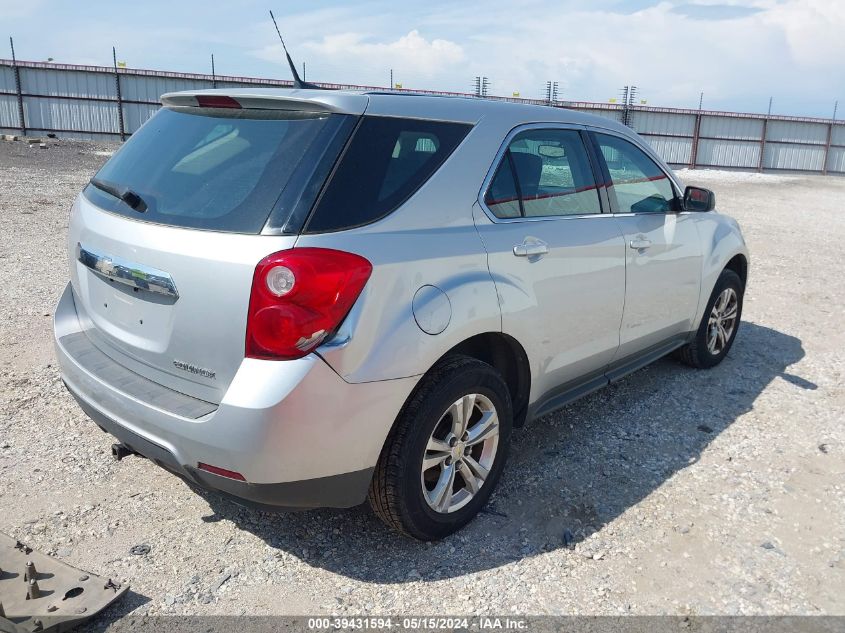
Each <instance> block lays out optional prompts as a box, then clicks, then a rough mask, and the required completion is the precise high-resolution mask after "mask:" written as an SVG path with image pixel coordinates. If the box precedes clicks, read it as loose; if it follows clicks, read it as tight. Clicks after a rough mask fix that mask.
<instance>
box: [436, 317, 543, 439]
mask: <svg viewBox="0 0 845 633" xmlns="http://www.w3.org/2000/svg"><path fill="white" fill-rule="evenodd" d="M456 354H462V355H464V356H470V357H471V358H475V359H476V360H480V361H482V362H484V363H487V364H488V365H491V366H492V367H493V368H494V369H495V370H496V371H498V372H499V373H500V374H501V375H502V378H503V379H504V381H505V383H506V384H507V385H508V391H509V393H510V397H511V402H512V403H513V415H514V419H513V425H514V426H515V427H520V426H523V425H524V424H525V419H526V415H527V413H528V398H529V394H530V391H531V368H530V365H529V363H528V354H526V352H525V349H524V348H523V347H522V345H521V344H520V343H519V341H517V340H516V339H515V338H513V337H512V336H509V335H508V334H504V333H503V332H484V333H481V334H476V335H474V336H471V337H469V338H467V339H464V340H463V341H461V342H460V343H458V344H457V345H455V346H453V347H452V348H451V349H449V350H448V351H447V352H446V353H445V354H443V355H442V356H441V357H440V358H439V359H438V360H437V362H436V363H435V366H436V365H437V364H438V363H440V362H441V361H442V360H443V359H444V358H446V357H448V356H452V355H456ZM429 371H430V370H429Z"/></svg>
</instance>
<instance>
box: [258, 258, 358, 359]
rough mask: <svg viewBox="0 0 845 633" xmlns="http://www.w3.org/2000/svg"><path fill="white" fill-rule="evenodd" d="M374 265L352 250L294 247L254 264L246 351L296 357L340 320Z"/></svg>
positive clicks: (313, 347)
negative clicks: (346, 251) (348, 251)
mask: <svg viewBox="0 0 845 633" xmlns="http://www.w3.org/2000/svg"><path fill="white" fill-rule="evenodd" d="M372 270H373V267H372V265H371V264H370V262H368V261H367V260H366V259H364V258H363V257H361V256H359V255H354V254H352V253H345V252H343V251H336V250H332V249H327V248H307V247H306V248H296V249H291V250H286V251H279V252H278V253H273V254H272V255H268V256H267V257H265V258H264V259H262V260H261V261H260V262H258V265H257V266H256V267H255V274H254V275H253V278H252V294H251V295H250V298H249V313H248V315H247V325H246V356H247V357H248V358H263V359H269V360H291V359H294V358H301V357H302V356H305V355H306V354H308V353H310V352H311V351H312V350H314V349H315V348H316V347H317V346H318V345H320V343H322V342H323V341H324V340H326V339H327V338H328V337H329V336H330V335H331V334H332V333H333V332H334V331H335V330H336V329H337V327H338V326H339V325H340V324H341V322H342V321H343V319H344V318H346V315H347V314H348V313H349V310H350V309H351V308H352V306H353V305H354V303H355V301H357V299H358V296H359V295H360V294H361V291H362V290H363V289H364V285H365V284H366V283H367V280H368V279H369V278H370V273H371V272H372Z"/></svg>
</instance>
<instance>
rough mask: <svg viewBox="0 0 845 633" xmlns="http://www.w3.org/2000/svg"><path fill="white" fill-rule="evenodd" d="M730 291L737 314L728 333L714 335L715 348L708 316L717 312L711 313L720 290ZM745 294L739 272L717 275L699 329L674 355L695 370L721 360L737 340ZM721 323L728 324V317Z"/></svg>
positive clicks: (705, 367) (716, 363) (726, 312)
mask: <svg viewBox="0 0 845 633" xmlns="http://www.w3.org/2000/svg"><path fill="white" fill-rule="evenodd" d="M730 292H733V296H735V300H736V310H735V313H736V314H735V317H734V318H733V320H732V323H731V327H730V332H729V333H728V335H727V336H723V337H722V338H721V339H720V338H719V337H718V336H716V339H717V341H716V346H715V349H714V347H713V345H712V343H713V336H714V334H713V329H712V327H713V326H712V324H711V317H714V316H715V314H716V313H715V312H714V307H715V306H716V303H717V301H720V298H721V297H722V296H723V293H728V294H727V296H730ZM744 293H745V288H744V286H743V283H742V279H740V277H739V275H737V274H736V273H735V272H734V271H732V270H723V271H722V274H720V275H719V278H718V279H717V280H716V285H715V287H714V288H713V292H712V294H711V295H710V300H709V301H708V302H707V307H706V308H705V310H704V315H703V316H702V317H701V323H699V324H698V330H696V333H695V338H693V339H692V341H690V342H689V343H687V344H686V345H685V346H684V347H682V348H681V349H679V350H678V352H677V357H678V358H679V359H680V360H681V362H683V363H684V364H686V365H689V366H690V367H696V368H698V369H709V368H710V367H715V366H716V365H718V364H719V363H721V362H722V360H723V359H724V358H725V356H727V355H728V352H729V351H730V349H731V346H732V345H733V342H734V340H735V339H736V333H737V332H738V331H739V325H740V319H741V318H742V299H743V295H744ZM729 313H730V310H724V311H723V312H722V314H729ZM724 323H727V320H725V321H723V324H724ZM717 329H718V327H717ZM725 329H726V327H725V328H723V332H724V330H725Z"/></svg>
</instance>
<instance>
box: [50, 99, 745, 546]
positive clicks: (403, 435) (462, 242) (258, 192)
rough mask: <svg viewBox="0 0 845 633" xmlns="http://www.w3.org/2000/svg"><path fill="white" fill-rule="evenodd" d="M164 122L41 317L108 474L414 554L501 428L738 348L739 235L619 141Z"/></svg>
mask: <svg viewBox="0 0 845 633" xmlns="http://www.w3.org/2000/svg"><path fill="white" fill-rule="evenodd" d="M162 103H163V106H164V107H163V108H161V110H160V111H159V112H158V113H157V114H156V115H155V116H154V117H152V119H150V121H148V122H147V123H146V124H145V125H144V126H143V127H142V128H141V129H140V130H139V131H138V132H137V133H136V134H135V135H133V136H132V138H131V139H130V140H129V141H128V142H127V143H126V144H125V145H124V146H123V147H122V148H121V149H120V150H119V151H118V152H117V153H116V154H115V155H114V157H112V158H111V160H109V161H108V162H107V163H106V165H105V166H104V167H103V168H102V169H101V170H100V171H99V172H98V173H97V174H96V176H95V177H94V178H92V179H91V182H90V184H88V185H87V186H86V187H85V189H84V190H83V192H82V193H81V195H80V196H79V197H78V199H77V200H76V202H75V203H74V205H73V211H72V217H71V220H70V226H69V231H68V234H69V235H68V250H69V260H70V271H71V281H70V283H69V284H68V286H67V288H66V289H65V291H64V294H63V295H62V297H61V300H60V301H59V305H58V307H57V309H56V312H55V338H56V349H57V354H58V359H59V362H60V365H61V372H62V377H63V379H64V381H65V384H66V385H67V388H68V389H69V390H70V392H71V393H72V394H73V396H74V397H75V398H76V399H77V400H78V401H79V404H80V406H81V407H82V408H83V409H84V410H85V412H86V413H87V414H88V415H89V416H90V417H91V418H93V419H94V421H95V422H96V423H97V424H98V425H99V426H100V427H102V428H103V429H104V430H106V431H108V432H109V433H111V434H112V435H113V436H115V437H116V438H118V440H119V442H118V443H117V444H115V451H116V452H117V455H118V456H121V455H122V454H125V453H130V452H132V453H138V454H140V455H143V456H145V457H147V458H149V459H151V460H153V461H154V462H156V463H157V464H159V465H161V466H163V467H165V468H167V469H169V470H171V471H172V472H174V473H176V474H178V475H180V476H181V477H183V478H184V479H185V480H187V481H188V482H190V483H191V484H193V485H195V486H200V487H202V488H206V489H212V490H216V491H220V492H222V493H225V494H228V495H231V496H234V497H236V498H238V499H239V500H242V501H246V502H250V503H253V504H258V505H260V506H262V507H275V508H288V509H290V508H313V507H320V506H328V507H350V506H354V505H357V504H360V503H362V502H363V501H364V500H365V499H367V498H369V501H370V503H371V505H372V507H373V509H374V511H375V512H376V514H378V516H379V517H381V518H382V519H383V520H384V521H385V522H386V523H388V524H389V525H390V526H392V527H394V528H396V529H398V530H400V531H402V532H404V533H406V534H409V535H411V536H414V537H416V538H420V539H437V538H440V537H443V536H445V535H447V534H449V533H451V532H453V531H455V530H457V529H458V528H460V527H461V526H463V525H464V524H466V523H467V522H468V521H469V520H470V519H471V518H472V517H473V516H474V515H475V514H476V513H477V512H478V511H479V509H481V507H482V506H483V505H484V504H485V503H486V501H487V500H488V498H489V497H490V494H491V493H492V492H493V489H494V488H495V486H496V483H497V480H498V479H499V477H500V476H501V473H502V469H503V467H504V465H505V459H506V457H507V452H508V444H509V440H510V435H511V430H512V429H513V428H515V427H520V426H522V425H523V424H525V423H526V422H527V421H530V420H532V419H534V418H537V417H539V416H542V415H546V414H548V413H550V412H552V411H554V410H556V409H559V408H560V407H562V406H564V405H566V404H567V403H569V402H572V401H573V400H574V399H576V398H578V397H580V396H583V395H585V394H587V393H589V392H591V391H593V390H595V389H597V388H599V387H602V386H604V385H607V384H608V383H610V382H613V381H616V380H619V379H620V378H621V377H623V376H624V375H625V374H627V373H629V372H632V371H634V370H636V369H637V368H639V367H642V366H643V365H645V364H647V363H650V362H652V361H654V360H655V359H658V358H660V357H662V356H664V355H666V354H668V353H670V352H676V354H677V356H678V357H679V358H680V359H681V360H682V361H684V362H686V363H687V364H690V365H693V366H695V367H711V366H713V365H716V364H717V363H719V362H720V361H721V360H722V359H723V358H724V357H725V355H726V354H727V353H728V350H729V349H730V347H731V344H732V343H733V341H734V338H735V337H736V333H737V328H738V326H739V321H740V315H741V312H742V299H743V290H744V287H745V281H746V276H747V271H748V253H747V250H746V247H745V243H744V241H743V238H742V235H741V233H740V230H739V228H738V226H737V224H736V222H735V221H733V220H732V219H730V218H728V217H726V216H724V215H720V214H718V213H716V212H715V211H714V210H713V207H714V196H713V194H712V193H711V192H709V191H707V190H704V189H697V188H693V187H688V188H686V189H684V188H683V186H682V185H681V183H680V182H679V180H678V179H677V178H676V176H675V175H674V174H673V173H672V171H671V170H670V169H669V168H668V167H667V166H666V165H665V164H664V163H663V161H661V160H660V158H659V157H658V156H657V155H655V153H654V152H653V151H652V150H651V148H650V147H649V146H648V145H647V144H645V143H644V142H643V141H642V140H641V139H640V138H639V137H638V136H637V135H636V134H634V133H633V132H632V131H631V130H630V129H628V128H626V127H624V126H622V125H620V124H617V123H614V122H612V121H609V120H607V119H605V118H599V117H596V116H590V115H586V114H579V113H575V112H571V111H567V110H563V109H558V108H548V107H542V106H528V105H521V104H512V103H504V102H496V101H486V100H476V99H463V98H450V97H433V96H421V95H412V94H385V93H379V92H343V91H338V92H327V91H315V90H253V89H235V90H228V91H219V90H218V91H200V92H192V93H185V92H180V93H173V94H168V95H165V96H164V97H162Z"/></svg>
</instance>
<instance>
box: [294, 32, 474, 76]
mask: <svg viewBox="0 0 845 633" xmlns="http://www.w3.org/2000/svg"><path fill="white" fill-rule="evenodd" d="M306 50H307V51H309V52H310V54H316V55H317V56H322V57H325V58H328V59H332V60H336V59H341V58H342V59H345V60H346V63H347V64H349V65H355V64H361V65H368V66H380V67H385V66H390V65H391V64H395V65H396V66H399V67H401V68H403V69H405V70H407V71H409V72H414V73H419V74H422V75H424V76H427V77H431V76H433V75H434V74H436V73H437V72H439V71H441V70H442V69H443V68H448V67H449V65H450V64H457V63H459V62H461V61H463V59H464V51H463V49H462V48H461V47H460V46H459V45H458V44H455V43H454V42H450V41H449V40H443V39H433V40H427V39H425V38H424V37H423V36H421V35H420V33H419V31H417V30H416V29H414V30H413V31H411V32H410V33H408V34H407V35H403V36H402V37H400V38H399V39H397V40H394V41H392V42H373V41H368V39H367V38H365V37H364V36H362V35H360V34H357V33H343V34H340V35H327V36H326V37H324V38H323V39H322V40H321V41H319V42H316V43H308V44H306Z"/></svg>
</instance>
